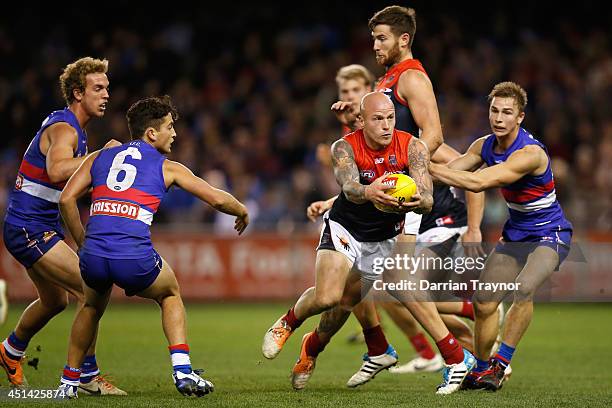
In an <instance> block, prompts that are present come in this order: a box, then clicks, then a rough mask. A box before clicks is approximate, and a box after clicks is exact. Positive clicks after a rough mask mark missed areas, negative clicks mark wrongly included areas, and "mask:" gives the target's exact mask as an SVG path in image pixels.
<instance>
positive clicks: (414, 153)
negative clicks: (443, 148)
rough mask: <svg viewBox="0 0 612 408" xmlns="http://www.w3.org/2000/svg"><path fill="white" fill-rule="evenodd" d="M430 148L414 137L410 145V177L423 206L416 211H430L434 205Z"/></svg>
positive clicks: (420, 212)
mask: <svg viewBox="0 0 612 408" xmlns="http://www.w3.org/2000/svg"><path fill="white" fill-rule="evenodd" d="M428 167H429V150H427V147H426V146H425V144H424V143H423V142H421V141H420V140H417V139H413V140H412V141H411V142H410V145H409V146H408V168H409V171H410V177H412V178H413V179H414V182H415V183H416V185H417V191H418V193H419V194H421V201H422V203H423V204H422V206H421V207H420V208H419V209H417V210H415V212H416V213H419V214H422V213H428V212H430V211H431V207H432V206H433V182H432V180H431V175H430V174H429V169H428Z"/></svg>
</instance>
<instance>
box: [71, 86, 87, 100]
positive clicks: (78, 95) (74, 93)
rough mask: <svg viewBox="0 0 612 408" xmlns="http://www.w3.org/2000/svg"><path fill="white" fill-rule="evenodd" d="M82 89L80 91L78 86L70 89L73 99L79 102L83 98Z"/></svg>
mask: <svg viewBox="0 0 612 408" xmlns="http://www.w3.org/2000/svg"><path fill="white" fill-rule="evenodd" d="M83 93H84V92H83V91H81V90H80V89H78V88H74V89H73V90H72V96H73V97H74V100H75V101H77V102H81V100H82V99H83Z"/></svg>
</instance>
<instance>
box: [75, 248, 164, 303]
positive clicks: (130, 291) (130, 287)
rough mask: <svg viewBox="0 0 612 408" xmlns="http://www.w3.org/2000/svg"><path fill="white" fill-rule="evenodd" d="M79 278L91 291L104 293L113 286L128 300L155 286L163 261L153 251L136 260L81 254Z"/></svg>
mask: <svg viewBox="0 0 612 408" xmlns="http://www.w3.org/2000/svg"><path fill="white" fill-rule="evenodd" d="M79 266H80V268H81V277H82V278H83V280H84V281H85V283H86V284H87V286H89V287H90V288H92V289H94V290H95V291H96V292H98V293H101V294H102V293H105V292H106V291H107V290H108V289H109V288H110V287H111V286H113V284H115V285H117V286H119V287H120V288H122V289H123V290H125V294H126V295H127V296H134V295H135V294H137V293H139V292H142V291H143V290H145V289H146V288H148V287H149V286H151V285H152V284H153V282H155V279H157V276H158V275H159V272H161V268H162V259H161V257H160V256H159V254H158V253H157V252H156V251H155V250H153V252H152V253H151V255H149V256H147V257H145V258H139V259H116V258H104V257H101V256H97V255H91V254H87V253H83V252H81V253H80V254H79Z"/></svg>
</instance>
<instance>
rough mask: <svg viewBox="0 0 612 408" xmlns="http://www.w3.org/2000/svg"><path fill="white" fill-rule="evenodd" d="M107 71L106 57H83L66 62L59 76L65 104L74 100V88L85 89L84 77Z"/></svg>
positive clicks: (82, 90)
mask: <svg viewBox="0 0 612 408" xmlns="http://www.w3.org/2000/svg"><path fill="white" fill-rule="evenodd" d="M107 71H108V60H106V59H103V60H100V59H96V58H92V57H84V58H81V59H78V60H76V61H75V62H73V63H71V64H68V65H67V66H66V68H64V72H63V73H62V75H60V77H59V80H60V86H61V88H62V95H63V96H64V100H65V101H66V104H68V105H70V104H71V103H72V102H74V90H75V89H78V90H80V91H81V92H84V91H85V86H86V85H87V82H86V80H85V78H86V77H87V75H88V74H95V73H102V74H106V72H107Z"/></svg>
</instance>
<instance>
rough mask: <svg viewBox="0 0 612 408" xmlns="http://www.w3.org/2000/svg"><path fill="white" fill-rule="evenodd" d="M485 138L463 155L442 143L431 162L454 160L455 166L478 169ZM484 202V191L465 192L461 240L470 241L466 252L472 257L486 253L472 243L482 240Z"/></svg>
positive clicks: (475, 143)
mask: <svg viewBox="0 0 612 408" xmlns="http://www.w3.org/2000/svg"><path fill="white" fill-rule="evenodd" d="M484 139H485V138H481V139H478V140H477V141H476V142H474V143H473V144H472V146H471V147H470V149H468V151H467V152H466V153H465V154H463V155H461V154H460V153H459V152H458V151H457V150H455V149H454V148H453V147H451V146H449V145H447V144H446V143H442V145H441V146H440V148H439V149H438V150H436V153H435V154H434V155H433V157H432V158H431V162H432V163H438V164H449V163H451V162H453V166H456V167H462V166H465V167H466V169H468V170H472V169H473V170H476V169H477V168H480V166H481V165H482V164H483V160H482V157H481V156H480V151H481V150H482V143H483V141H484ZM434 181H435V178H434ZM484 203H485V195H484V192H480V193H474V192H473V191H466V192H465V205H466V207H467V230H466V231H465V232H464V233H463V235H462V236H461V240H462V241H463V242H465V243H470V245H469V246H466V248H465V250H466V253H467V254H468V255H470V256H472V257H477V256H480V255H483V254H484V252H483V250H482V248H481V247H480V246H479V245H472V244H475V243H480V242H482V232H481V231H480V224H481V223H482V217H483V216H484Z"/></svg>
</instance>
